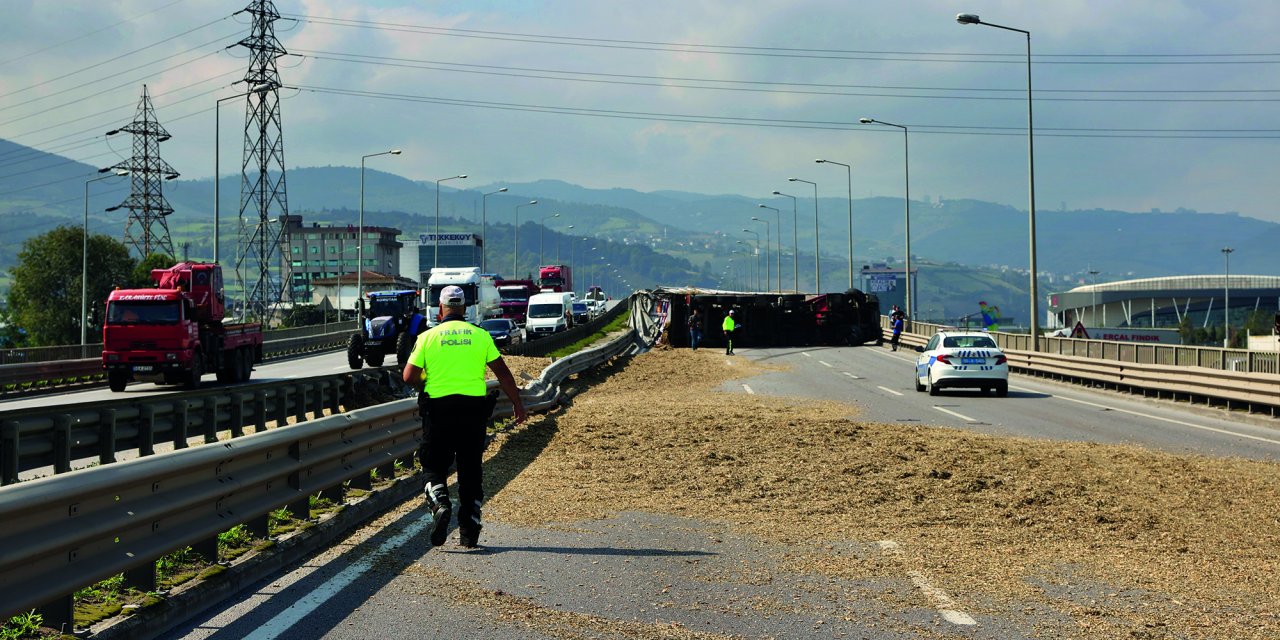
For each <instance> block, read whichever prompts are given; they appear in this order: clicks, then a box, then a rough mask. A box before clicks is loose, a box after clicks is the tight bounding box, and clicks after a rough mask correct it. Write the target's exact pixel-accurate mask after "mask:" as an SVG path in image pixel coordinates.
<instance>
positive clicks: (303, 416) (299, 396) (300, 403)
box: [293, 383, 307, 424]
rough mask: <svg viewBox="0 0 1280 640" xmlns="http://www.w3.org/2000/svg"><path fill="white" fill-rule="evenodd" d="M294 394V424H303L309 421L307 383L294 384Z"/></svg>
mask: <svg viewBox="0 0 1280 640" xmlns="http://www.w3.org/2000/svg"><path fill="white" fill-rule="evenodd" d="M293 394H294V398H293V414H294V415H293V418H294V424H302V423H304V422H306V421H307V385H305V384H302V383H298V384H295V385H293Z"/></svg>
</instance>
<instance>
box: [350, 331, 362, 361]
mask: <svg viewBox="0 0 1280 640" xmlns="http://www.w3.org/2000/svg"><path fill="white" fill-rule="evenodd" d="M363 352H364V336H361V335H360V334H358V333H353V334H351V339H349V340H347V365H348V366H350V367H351V368H352V369H359V368H360V367H362V366H364V362H363V360H364V353H363Z"/></svg>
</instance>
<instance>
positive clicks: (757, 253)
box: [742, 229, 763, 291]
mask: <svg viewBox="0 0 1280 640" xmlns="http://www.w3.org/2000/svg"><path fill="white" fill-rule="evenodd" d="M742 232H743V233H750V234H751V235H753V236H755V237H756V291H763V287H762V285H761V284H760V272H761V271H763V269H761V268H760V232H759V231H752V230H750V229H743V230H742ZM743 244H746V243H743Z"/></svg>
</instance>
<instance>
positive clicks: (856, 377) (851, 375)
mask: <svg viewBox="0 0 1280 640" xmlns="http://www.w3.org/2000/svg"><path fill="white" fill-rule="evenodd" d="M840 373H843V374H845V375H846V376H849V377H850V378H853V379H854V380H861V379H862V378H859V377H858V376H855V375H853V374H852V373H849V372H848V371H841V372H840Z"/></svg>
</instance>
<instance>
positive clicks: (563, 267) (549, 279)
mask: <svg viewBox="0 0 1280 640" xmlns="http://www.w3.org/2000/svg"><path fill="white" fill-rule="evenodd" d="M538 287H539V288H540V289H541V290H542V291H557V292H561V291H563V292H571V291H573V271H572V270H571V269H570V268H569V265H567V264H549V265H547V266H545V267H539V268H538Z"/></svg>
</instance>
